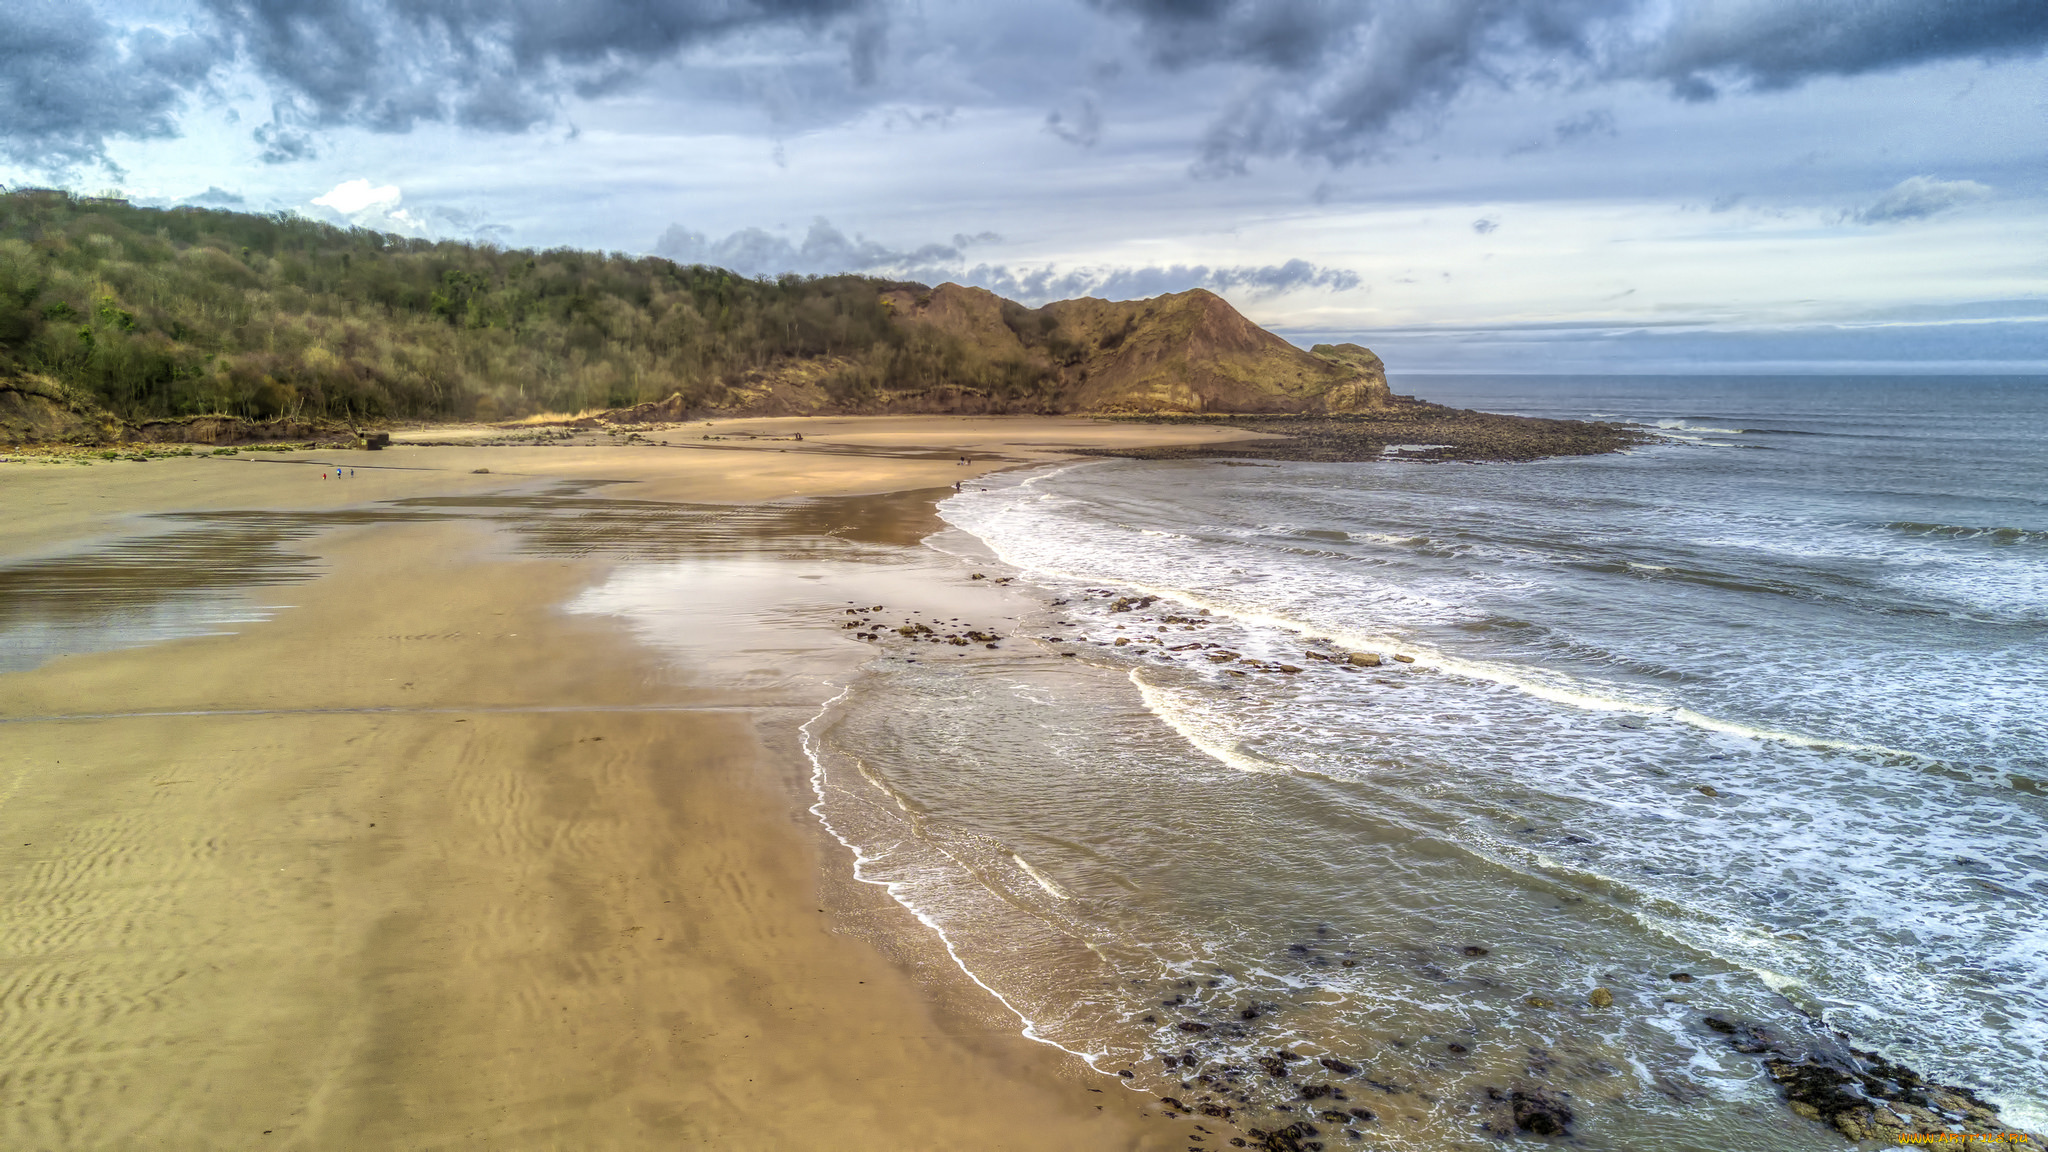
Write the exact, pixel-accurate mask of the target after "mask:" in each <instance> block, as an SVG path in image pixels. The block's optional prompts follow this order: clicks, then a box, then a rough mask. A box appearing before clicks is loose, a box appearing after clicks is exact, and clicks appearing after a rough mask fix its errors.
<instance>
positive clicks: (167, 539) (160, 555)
mask: <svg viewBox="0 0 2048 1152" xmlns="http://www.w3.org/2000/svg"><path fill="white" fill-rule="evenodd" d="M604 486H605V485H603V484H601V483H595V482H569V483H563V484H558V485H556V486H554V487H553V488H551V489H550V490H549V491H547V492H544V493H539V494H535V495H488V496H426V497H412V498H407V499H400V500H393V501H389V502H386V503H383V504H379V505H375V506H372V507H367V508H343V509H333V510H325V511H288V512H283V511H213V512H179V513H169V514H164V515H160V516H155V517H151V518H150V519H151V520H152V521H154V522H156V523H157V524H160V525H162V526H163V527H164V528H165V529H166V530H163V531H158V532H153V533H145V534H140V535H135V536H130V537H127V538H124V539H121V540H117V541H114V542H112V543H110V544H104V545H100V546H98V547H94V548H91V549H88V550H84V551H80V552H77V553H73V554H69V555H60V556H53V557H44V558H40V559H36V560H31V561H26V562H23V563H19V564H15V565H11V566H6V567H0V672H5V671H19V670H22V669H26V668H33V667H35V666H37V665H39V664H42V663H43V662H45V661H47V660H50V659H52V658H54V657H56V656H60V655H65V654H70V653H78V652H95V651H106V650H109V649H114V648H123V647H129V646H133V645H136V644H147V643H156V642H159V641H163V640H167V639H173V638H176V637H178V636H191V635H203V634H205V633H208V632H213V631H216V630H218V629H220V628H221V627H222V626H224V625H227V624H232V623H236V622H247V621H250V620H260V619H264V618H265V617H266V615H267V614H266V613H265V612H263V611H262V610H261V609H259V608H258V607H257V606H256V605H255V604H254V602H253V600H252V599H251V598H250V595H249V594H250V592H252V591H253V590H255V589H258V588H265V587H274V586H278V585H284V584H292V583H297V582H299V581H303V580H310V579H313V578H314V577H317V576H319V575H321V574H322V572H323V571H324V570H325V569H324V567H323V566H322V565H321V564H320V562H319V561H318V559H317V558H316V557H314V556H312V555H310V554H308V553H306V552H305V551H302V550H299V549H297V548H296V547H295V546H296V545H298V544H300V543H302V542H304V541H306V540H309V539H311V538H312V537H315V536H317V535H319V534H321V533H323V532H328V531H332V530H335V529H339V528H350V527H360V526H366V525H378V524H420V523H429V522H435V521H446V520H457V519H470V520H478V521H485V522H489V523H491V524H493V525H496V526H498V527H502V528H505V529H508V530H509V531H510V532H511V533H512V538H513V540H514V541H515V547H516V548H517V549H518V550H519V551H521V552H525V553H528V554H537V555H549V556H574V557H589V556H600V557H606V558H611V559H618V560H628V561H651V560H664V559H674V558H676V557H679V556H683V555H693V556H704V555H719V554H731V553H745V552H751V551H762V550H770V549H772V550H774V551H776V552H778V553H781V554H785V555H790V556H794V557H796V558H799V559H802V558H817V557H820V556H822V555H823V554H824V553H825V552H827V551H832V550H834V549H835V546H836V545H835V542H838V541H845V542H851V543H859V544H913V543H915V542H916V541H917V540H919V539H921V538H922V537H923V536H924V535H926V534H927V533H929V532H930V531H932V530H934V529H935V528H937V527H938V526H939V521H938V519H937V517H936V516H935V515H934V514H933V512H932V511H931V506H932V502H933V498H934V496H935V494H936V493H937V492H939V491H943V490H922V491H912V492H898V493H892V494H889V495H885V496H859V497H855V496H840V497H822V498H815V499H806V500H794V501H787V502H782V503H774V504H755V505H724V504H677V503H669V502H666V501H656V500H632V499H613V498H606V497H597V496H587V495H584V493H585V492H586V491H589V490H591V489H595V488H599V487H604ZM835 554H836V553H835Z"/></svg>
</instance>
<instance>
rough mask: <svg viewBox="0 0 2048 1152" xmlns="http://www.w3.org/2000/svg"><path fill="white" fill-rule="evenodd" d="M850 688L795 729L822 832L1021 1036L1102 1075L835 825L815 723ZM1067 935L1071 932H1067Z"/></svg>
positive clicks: (1097, 1055) (1095, 1057) (1095, 1059)
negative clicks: (872, 867) (981, 968)
mask: <svg viewBox="0 0 2048 1152" xmlns="http://www.w3.org/2000/svg"><path fill="white" fill-rule="evenodd" d="M852 693H853V686H852V685H850V684H849V685H847V686H846V687H845V688H842V689H840V691H839V694H838V695H836V696H834V697H832V698H831V699H830V700H827V701H825V702H824V703H823V704H820V705H812V707H815V708H817V712H816V713H815V714H814V715H813V716H812V717H811V718H810V719H809V720H806V721H804V723H803V724H801V725H799V726H798V727H797V733H798V735H799V736H800V738H801V742H802V747H803V752H804V755H805V757H807V758H808V759H809V760H810V762H811V792H812V793H813V794H814V795H816V796H817V798H818V802H817V803H816V804H813V805H811V807H810V812H811V815H813V816H816V817H817V818H818V825H819V827H821V828H823V829H824V830H825V831H826V833H827V834H828V835H830V836H831V837H832V838H833V839H834V840H837V841H839V844H840V846H841V847H843V848H845V849H846V850H847V851H848V852H849V853H851V854H852V855H853V878H854V879H855V880H856V881H859V882H860V883H862V884H872V885H874V886H875V887H877V888H880V889H881V890H882V891H883V892H885V893H887V894H888V896H889V898H890V899H891V900H894V901H895V902H896V903H897V904H898V905H900V906H901V907H902V908H903V910H904V911H906V912H908V913H910V915H911V916H912V917H913V918H914V919H916V920H917V922H918V923H920V924H922V925H924V926H925V928H926V929H928V930H930V932H931V933H932V935H934V936H936V937H938V940H939V944H940V945H941V946H942V947H944V948H945V950H946V956H947V957H948V958H949V959H951V960H952V961H953V965H954V967H956V968H958V969H960V971H961V973H962V974H963V975H965V976H966V977H967V978H968V979H969V980H972V981H973V982H974V983H975V984H976V985H977V986H978V987H980V989H981V990H982V991H984V992H986V993H988V994H989V995H990V996H991V997H993V998H994V999H995V1001H996V1003H998V1004H1001V1005H1002V1006H1003V1007H1004V1008H1006V1009H1008V1010H1009V1012H1010V1014H1011V1015H1013V1016H1015V1017H1016V1018H1017V1020H1018V1022H1019V1023H1021V1024H1023V1026H1024V1027H1023V1030H1022V1032H1021V1035H1022V1036H1023V1037H1024V1038H1025V1039H1026V1040H1031V1041H1035V1042H1037V1043H1039V1044H1043V1045H1045V1046H1046V1047H1048V1048H1057V1049H1059V1050H1060V1051H1062V1052H1065V1053H1066V1054H1068V1055H1069V1056H1073V1057H1075V1058H1077V1059H1079V1060H1080V1061H1081V1062H1082V1063H1084V1064H1086V1065H1088V1067H1089V1068H1090V1069H1091V1070H1092V1071H1095V1072H1098V1073H1102V1074H1103V1075H1105V1076H1106V1075H1108V1072H1107V1070H1106V1069H1104V1068H1103V1067H1102V1064H1101V1062H1102V1060H1103V1059H1104V1058H1106V1057H1107V1056H1108V1055H1109V1054H1108V1053H1107V1052H1082V1051H1078V1050H1076V1049H1073V1048H1069V1047H1067V1046H1066V1045H1065V1044H1062V1043H1060V1042H1059V1041H1058V1040H1055V1039H1053V1038H1052V1037H1050V1036H1047V1035H1046V1034H1045V1033H1043V1032H1041V1031H1039V1029H1038V1021H1036V1020H1033V1019H1032V1018H1031V1017H1030V1016H1029V1015H1028V1014H1026V1013H1025V1012H1024V1010H1023V1009H1021V1008H1019V1007H1017V1005H1016V1004H1014V1003H1012V1002H1011V1000H1010V998H1009V997H1007V996H1005V995H1003V994H1002V993H1001V992H998V991H996V990H995V989H994V988H993V987H991V986H990V985H989V983H988V981H986V980H983V979H982V978H981V977H980V975H978V974H977V973H976V972H975V971H974V969H973V968H970V967H968V964H967V960H966V959H965V958H964V957H962V956H961V955H960V951H959V949H957V948H956V947H954V944H953V938H952V937H951V936H949V935H947V934H946V929H945V928H944V926H942V925H941V924H940V923H939V921H938V918H937V917H936V916H933V915H932V914H930V913H928V912H926V911H925V910H924V909H922V908H919V907H918V906H917V904H916V902H915V901H914V900H913V899H912V897H911V895H910V893H909V892H907V891H906V888H907V887H908V885H906V884H905V883H904V882H903V881H900V880H878V879H876V878H874V877H873V876H870V875H868V869H867V866H868V864H869V863H871V862H872V861H873V859H874V858H873V857H870V856H869V855H868V854H867V852H866V851H864V850H863V849H862V848H861V846H860V845H858V844H856V843H854V842H853V841H852V840H850V839H848V838H847V835H846V834H845V833H844V832H841V831H840V830H839V828H838V827H837V826H835V825H834V824H833V823H832V818H831V817H830V816H829V815H827V814H826V812H825V805H826V789H827V788H828V787H829V783H828V781H827V780H826V774H825V757H826V752H825V749H824V745H823V743H822V734H821V731H820V728H819V726H820V724H821V723H824V722H825V721H826V720H827V718H828V717H829V716H831V715H832V711H833V708H834V706H835V705H837V704H838V703H839V702H840V701H842V700H845V699H846V698H847V697H848V696H850V695H852ZM932 847H933V848H934V849H935V850H937V851H938V852H939V853H940V854H941V855H943V856H946V857H948V858H949V859H952V860H953V862H954V863H955V864H959V863H960V861H959V859H958V858H957V857H954V856H953V855H952V853H950V852H947V851H945V849H943V848H939V847H938V846H937V845H933V846H932ZM1011 859H1013V860H1015V861H1016V862H1017V863H1018V864H1020V865H1023V866H1024V869H1025V871H1026V872H1027V873H1034V870H1033V869H1031V867H1030V866H1029V865H1026V864H1024V861H1023V858H1022V857H1019V856H1017V855H1016V854H1015V853H1012V854H1011ZM963 867H964V865H963ZM1034 874H1035V873H1034ZM1063 898H1064V897H1063ZM1048 927H1050V925H1048ZM1070 938H1072V937H1071V936H1070ZM1080 943H1082V944H1083V945H1085V946H1086V947H1088V949H1089V951H1091V952H1092V951H1095V947H1094V945H1093V944H1092V943H1090V942H1088V941H1085V940H1083V941H1080ZM1118 1083H1120V1084H1123V1085H1124V1086H1125V1087H1126V1088H1130V1089H1131V1090H1133V1091H1138V1089H1136V1088H1135V1087H1134V1086H1133V1084H1132V1083H1131V1082H1125V1081H1121V1080H1120V1081H1118Z"/></svg>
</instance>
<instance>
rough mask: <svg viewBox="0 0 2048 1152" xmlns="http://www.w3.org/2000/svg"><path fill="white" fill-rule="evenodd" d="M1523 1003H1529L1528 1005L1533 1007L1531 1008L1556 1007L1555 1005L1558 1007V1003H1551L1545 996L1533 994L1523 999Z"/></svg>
mask: <svg viewBox="0 0 2048 1152" xmlns="http://www.w3.org/2000/svg"><path fill="white" fill-rule="evenodd" d="M1522 1003H1524V1004H1527V1005H1528V1006H1529V1007H1531V1008H1555V1007H1557V1005H1556V1004H1553V1003H1551V1002H1550V1001H1548V1000H1545V999H1544V998H1543V997H1541V996H1531V997H1528V998H1527V999H1525V1000H1523V1001H1522Z"/></svg>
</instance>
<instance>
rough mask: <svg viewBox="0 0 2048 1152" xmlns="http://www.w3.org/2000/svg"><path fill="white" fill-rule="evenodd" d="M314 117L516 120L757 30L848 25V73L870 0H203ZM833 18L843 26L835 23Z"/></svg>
mask: <svg viewBox="0 0 2048 1152" xmlns="http://www.w3.org/2000/svg"><path fill="white" fill-rule="evenodd" d="M204 2H205V3H206V5H207V7H208V8H210V9H211V10H212V11H213V13H214V14H215V16H216V18H217V19H218V20H219V23H220V25H221V27H222V28H225V29H233V30H234V33H233V34H234V37H235V40H236V42H237V44H238V46H239V48H240V50H241V51H242V52H243V53H244V54H245V55H246V57H247V58H248V59H249V60H250V61H251V62H252V63H253V64H254V65H255V66H256V67H257V68H258V69H259V70H260V71H262V72H263V73H264V74H265V75H266V76H267V77H268V78H269V79H270V80H271V82H272V83H273V84H275V85H277V86H278V87H279V89H281V90H282V91H284V92H288V93H290V94H291V95H292V96H293V97H294V98H295V100H296V103H297V105H298V107H299V110H300V111H301V112H302V113H303V115H304V116H305V118H306V119H307V120H308V121H310V122H312V123H317V124H357V125H362V126H365V127H369V128H372V129H376V130H379V131H393V132H403V131H406V130H408V129H410V128H412V127H413V126H414V125H415V124H418V123H420V122H421V121H453V122H455V123H458V124H462V125H465V126H467V127H472V128H480V129H485V130H489V131H517V130H520V129H523V128H528V127H531V126H533V125H534V124H536V123H539V122H541V121H542V120H545V119H547V118H548V117H549V116H550V114H551V111H552V108H553V102H554V101H555V100H556V99H557V98H558V97H559V96H560V95H562V94H563V93H565V92H576V93H578V94H582V95H594V94H598V93H602V92H605V91H609V90H613V89H615V88H617V87H619V86H620V85H622V84H625V83H627V82H629V81H630V80H632V79H633V78H634V77H636V76H637V75H639V74H640V72H642V71H643V70H644V69H646V68H647V67H649V66H651V65H653V64H656V63H659V62H661V61H663V60H667V59H669V58H671V57H673V56H674V55H675V54H676V53H677V52H679V51H681V50H683V49H685V48H688V47H691V46H693V45H697V44H702V43H705V42H707V41H711V40H715V39H718V38H720V37H725V36H730V35H733V34H736V33H743V32H748V31H754V30H761V29H777V28H793V29H798V30H804V31H810V32H822V31H824V30H825V28H826V27H827V25H834V26H835V27H836V28H838V30H839V31H841V32H843V33H844V36H843V39H842V43H843V44H844V46H845V48H846V50H847V54H848V58H849V62H850V66H851V67H852V68H853V70H854V71H855V73H856V75H857V76H858V75H867V74H872V70H873V68H874V66H875V65H874V61H875V58H876V55H877V54H878V53H879V52H880V51H881V46H882V42H883V35H882V27H881V25H880V23H879V22H878V21H876V20H874V19H868V20H861V19H844V18H849V17H857V16H858V15H860V14H861V13H863V11H864V10H866V9H867V8H868V4H867V0H586V2H583V3H576V4H563V3H556V2H552V0H510V2H504V0H406V2H404V3H399V2H395V0H204ZM841 25H843V27H841Z"/></svg>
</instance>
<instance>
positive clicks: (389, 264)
mask: <svg viewBox="0 0 2048 1152" xmlns="http://www.w3.org/2000/svg"><path fill="white" fill-rule="evenodd" d="M901 287H911V288H914V289H919V290H921V289H922V286H921V285H909V286H906V285H901V284H896V283H893V282H889V281H883V280H876V279H871V278H867V277H860V276H829V277H797V276H784V277H781V278H779V279H774V280H764V279H748V278H746V277H742V276H738V275H735V274H733V273H731V272H727V271H725V270H723V269H719V268H709V267H703V266H684V265H678V264H675V263H673V262H671V261H668V260H663V259H659V258H654V257H637V256H627V255H624V254H621V253H609V254H607V253H597V252H581V251H575V250H570V249H550V250H546V251H534V250H527V249H501V248H497V247H494V246H492V245H488V244H471V243H456V242H449V241H428V240H417V239H412V238H408V237H403V236H396V235H391V234H386V233H378V232H371V231H366V230H362V229H346V228H337V227H334V226H332V225H329V224H324V223H320V222H318V221H314V220H308V219H305V218H303V217H299V216H295V215H292V214H289V213H279V214H275V215H257V214H251V213H244V212H227V211H215V210H211V209H196V208H173V209H154V208H138V207H133V206H130V205H128V204H126V203H125V202H122V201H118V200H102V199H94V198H81V197H74V196H70V195H67V194H65V193H61V192H46V191H17V192H13V193H8V194H5V195H0V376H7V375H17V376H19V375H36V376H43V377H48V378H50V379H53V380H55V381H57V382H58V383H60V384H62V385H65V386H67V387H68V388H70V389H72V390H73V391H75V392H80V393H84V394H86V395H89V396H90V397H92V398H93V399H95V400H97V401H98V402H99V403H100V404H102V405H103V406H105V407H106V408H108V409H110V410H111V411H113V412H115V413H117V414H119V415H121V416H124V417H128V418H130V419H142V418H149V417H162V416H181V415H195V414H201V413H223V414H228V415H236V416H245V417H250V418H254V419H261V418H267V417H272V416H326V417H333V418H339V419H347V420H355V419H366V418H367V419H377V418H426V419H505V418H511V417H516V416H521V415H525V414H529V413H533V412H543V411H572V412H573V411H580V410H583V409H588V408H613V407H625V406H628V405H632V404H638V403H643V402H646V401H651V400H659V399H664V398H666V397H668V396H670V395H672V394H676V393H680V394H682V396H683V397H684V400H685V402H686V403H688V404H689V405H691V406H699V405H703V406H712V405H716V404H718V403H719V402H720V400H721V399H722V397H723V396H724V395H725V394H726V390H727V389H728V388H731V387H733V386H734V385H736V384H739V383H741V382H743V381H745V380H746V379H748V378H749V377H758V376H760V375H761V374H762V373H764V372H772V371H774V370H777V369H778V368H783V367H787V366H788V365H790V364H792V363H798V362H807V363H809V364H812V365H815V366H816V367H817V369H818V370H819V374H818V380H819V382H820V383H821V384H822V385H823V387H824V388H825V390H826V391H827V393H828V394H830V395H831V396H832V398H833V399H834V400H836V401H838V402H840V403H844V404H848V405H855V404H858V403H860V402H861V401H862V400H863V399H864V398H865V397H867V396H869V395H872V394H874V393H876V392H878V391H880V390H882V389H904V388H924V387H938V386H942V385H950V386H962V385H965V386H968V387H973V388H975V389H978V390H981V391H983V392H985V393H987V394H989V395H990V396H991V397H993V398H995V399H997V400H998V402H1001V403H1007V404H1013V405H1014V406H1015V407H1017V408H1018V409H1023V410H1028V409H1030V408H1032V407H1033V404H1034V398H1035V397H1039V396H1042V395H1044V392H1045V387H1046V375H1047V373H1046V371H1045V370H1044V369H1043V368H1040V367H1035V366H1033V365H1031V364H1026V363H1023V362H1015V361H991V360H990V359H988V358H987V357H985V356H982V355H980V354H978V353H977V352H976V350H975V349H973V348H971V347H968V346H967V345H965V344H963V343H962V342H961V341H959V340H957V339H955V338H953V337H950V336H948V335H946V334H944V333H941V332H937V331H934V330H932V329H931V328H929V327H927V326H919V325H906V324H900V323H897V322H895V321H893V320H892V318H891V315H890V312H889V309H888V307H887V305H886V303H885V302H884V301H883V300H882V299H881V293H882V292H883V291H886V290H889V289H892V288H901ZM1009 308H1010V309H1014V310H1015V311H1016V313H1017V316H1016V317H1015V319H1014V323H1015V325H1016V327H1017V328H1018V329H1019V330H1020V331H1029V332H1030V333H1031V334H1033V335H1034V336H1040V337H1041V338H1042V332H1040V331H1039V329H1038V328H1037V326H1035V325H1034V323H1033V320H1034V317H1033V316H1032V315H1031V314H1030V313H1028V312H1027V311H1026V310H1025V309H1023V308H1022V306H1020V305H1010V306H1009ZM1006 311H1007V310H1006ZM1006 318H1008V317H1006Z"/></svg>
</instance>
